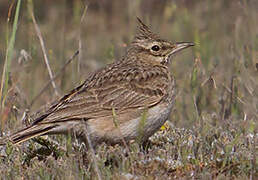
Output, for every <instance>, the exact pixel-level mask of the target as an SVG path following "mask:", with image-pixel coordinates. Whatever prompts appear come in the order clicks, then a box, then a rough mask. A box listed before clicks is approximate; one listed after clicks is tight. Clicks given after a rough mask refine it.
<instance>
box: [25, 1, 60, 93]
mask: <svg viewBox="0 0 258 180" xmlns="http://www.w3.org/2000/svg"><path fill="white" fill-rule="evenodd" d="M30 14H31V18H32V21H33V24H34V27H35V30H36V34H37V36H38V38H39V41H40V45H41V49H42V52H43V56H44V60H45V64H46V66H47V70H48V74H49V77H50V80H51V84H52V86H53V88H54V91H55V94H56V96H59V93H58V90H57V86H56V84H55V82H54V80H53V73H52V71H51V68H50V65H49V60H48V57H47V52H46V47H45V44H44V41H43V37H42V34H41V31H40V28H39V26H38V24H37V22H36V18H35V16H34V12H33V5H32V1H31V2H30Z"/></svg>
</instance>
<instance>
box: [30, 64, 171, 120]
mask: <svg viewBox="0 0 258 180" xmlns="http://www.w3.org/2000/svg"><path fill="white" fill-rule="evenodd" d="M120 72H121V73H120ZM168 81H169V78H168V76H167V75H166V73H162V72H161V71H160V70H159V69H157V70H156V71H154V70H153V69H152V70H149V69H145V70H144V69H142V68H141V69H137V68H131V69H128V68H124V69H123V67H120V68H114V67H113V68H112V69H108V68H107V69H106V70H105V69H104V70H102V71H100V72H97V73H95V74H93V75H92V76H91V77H90V78H89V79H88V80H86V81H85V83H84V84H83V85H81V86H79V87H78V88H76V89H74V90H73V91H72V92H70V93H69V94H67V95H65V96H64V97H63V98H62V99H61V100H60V101H59V102H58V103H57V104H55V105H54V106H52V108H50V109H49V111H48V112H47V113H46V114H44V115H42V116H41V117H39V118H37V119H36V121H35V122H34V124H37V123H53V122H60V121H69V120H74V119H91V118H94V119H95V118H98V117H104V116H112V110H113V109H114V110H115V111H116V114H117V115H119V113H120V112H121V113H122V112H124V110H126V109H135V108H137V109H143V108H149V107H151V106H154V105H156V104H158V103H159V102H160V101H161V100H162V98H163V97H164V96H165V95H166V92H165V89H167V88H166V87H167V86H168V83H169V82H168Z"/></svg>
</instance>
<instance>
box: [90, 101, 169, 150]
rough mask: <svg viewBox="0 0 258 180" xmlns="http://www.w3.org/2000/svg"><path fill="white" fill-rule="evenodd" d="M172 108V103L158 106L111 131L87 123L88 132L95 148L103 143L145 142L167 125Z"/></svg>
mask: <svg viewBox="0 0 258 180" xmlns="http://www.w3.org/2000/svg"><path fill="white" fill-rule="evenodd" d="M172 106H173V103H172V102H171V103H170V104H162V105H157V106H155V107H152V108H150V109H148V111H146V112H147V113H146V112H145V115H141V116H138V117H137V118H134V119H131V120H128V121H127V122H124V123H122V124H119V125H118V126H116V127H115V126H113V128H109V129H104V128H102V130H101V129H99V128H98V127H96V125H95V124H96V123H87V131H88V132H89V135H90V138H91V141H92V143H93V145H94V146H95V145H96V144H98V143H101V142H106V143H108V144H116V143H120V142H122V139H124V140H125V141H129V140H132V139H138V140H141V141H145V140H147V139H148V138H149V137H150V136H151V135H153V134H154V133H155V132H156V131H157V130H159V128H160V127H161V126H162V125H163V124H164V123H165V121H166V120H167V119H168V117H169V115H170V112H171V109H172ZM110 123H113V120H110Z"/></svg>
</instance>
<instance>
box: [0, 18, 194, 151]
mask: <svg viewBox="0 0 258 180" xmlns="http://www.w3.org/2000/svg"><path fill="white" fill-rule="evenodd" d="M137 21H138V27H137V32H136V33H135V36H134V38H133V40H132V42H131V44H129V45H128V48H127V50H126V52H125V54H124V56H122V58H120V60H117V61H115V62H113V63H111V64H109V65H106V66H105V67H103V68H101V69H99V70H97V71H95V72H93V73H92V74H90V75H89V76H88V78H86V80H85V81H84V82H83V83H82V84H81V85H79V86H78V87H76V88H74V89H73V90H71V91H70V92H69V93H67V94H66V95H64V96H63V97H61V98H60V99H59V100H57V101H56V103H54V104H53V105H51V106H50V107H49V108H48V109H47V110H46V111H45V112H44V113H43V114H41V115H40V116H38V117H36V118H35V119H34V121H33V122H32V123H31V124H30V125H29V126H27V127H25V128H23V129H21V130H19V131H17V132H15V133H13V134H11V135H9V136H7V137H5V138H2V139H1V140H0V144H1V145H5V144H6V143H7V142H11V143H12V144H20V143H22V142H24V141H27V140H29V139H32V138H35V137H38V136H43V135H53V134H72V135H73V136H74V137H75V138H78V139H79V140H81V141H82V142H85V143H86V144H88V143H89V142H88V141H89V139H90V141H91V143H92V146H93V147H94V148H95V147H97V145H98V144H101V143H103V142H105V143H107V144H110V145H114V144H118V143H121V142H122V141H126V142H128V141H130V140H135V139H138V138H139V137H140V139H141V142H143V141H146V140H148V138H149V137H150V136H152V135H153V134H154V133H155V132H156V131H158V130H159V129H160V127H161V126H162V125H163V124H164V123H165V122H166V121H167V120H168V119H169V116H170V113H171V110H172V108H173V105H174V102H175V96H176V83H175V78H174V76H173V75H172V73H171V72H170V68H169V67H170V64H171V61H172V59H173V56H174V55H175V54H177V53H178V52H179V51H181V50H183V49H186V48H188V47H191V46H194V43H193V42H176V43H173V42H170V41H168V40H165V39H162V38H161V37H160V36H159V35H158V34H156V33H154V32H152V31H151V30H150V28H149V27H148V26H147V25H145V24H144V23H143V22H142V20H141V19H140V18H138V17H137Z"/></svg>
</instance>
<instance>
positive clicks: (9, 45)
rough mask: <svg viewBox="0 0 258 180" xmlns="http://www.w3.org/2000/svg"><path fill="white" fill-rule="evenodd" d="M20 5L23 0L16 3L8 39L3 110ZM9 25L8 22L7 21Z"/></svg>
mask: <svg viewBox="0 0 258 180" xmlns="http://www.w3.org/2000/svg"><path fill="white" fill-rule="evenodd" d="M12 7H13V3H12V4H11V7H10V9H9V13H8V21H7V22H9V18H10V11H11V10H12ZM20 7H21V0H18V1H17V5H16V10H15V16H14V22H13V27H12V34H11V38H10V41H8V39H7V50H6V56H5V63H4V69H3V75H2V81H1V89H0V101H1V105H0V109H1V111H2V110H3V107H4V103H5V99H6V98H5V96H6V94H7V89H8V81H9V72H10V65H11V60H12V57H13V49H14V43H15V37H16V31H17V24H18V18H19V12H20ZM7 26H8V23H7ZM7 32H8V31H7ZM7 38H8V35H7ZM1 124H3V122H1Z"/></svg>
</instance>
